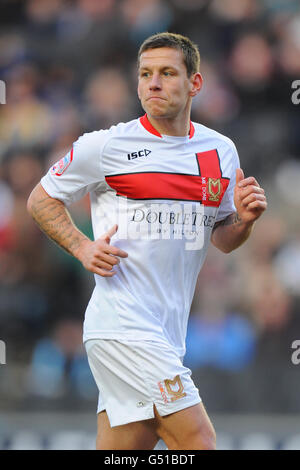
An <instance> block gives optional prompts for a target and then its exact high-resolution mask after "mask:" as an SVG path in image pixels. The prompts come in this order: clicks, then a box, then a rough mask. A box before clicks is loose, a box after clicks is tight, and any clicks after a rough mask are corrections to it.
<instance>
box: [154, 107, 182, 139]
mask: <svg viewBox="0 0 300 470" xmlns="http://www.w3.org/2000/svg"><path fill="white" fill-rule="evenodd" d="M147 117H148V120H149V122H150V123H151V124H152V126H153V127H154V128H155V129H156V130H157V131H158V132H159V133H160V134H162V135H170V136H175V137H185V136H187V135H189V132H190V114H189V113H188V114H187V116H184V117H183V116H180V117H179V116H177V117H176V118H165V117H161V118H157V117H153V116H151V115H150V114H147Z"/></svg>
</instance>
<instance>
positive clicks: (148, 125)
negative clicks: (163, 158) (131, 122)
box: [140, 114, 195, 139]
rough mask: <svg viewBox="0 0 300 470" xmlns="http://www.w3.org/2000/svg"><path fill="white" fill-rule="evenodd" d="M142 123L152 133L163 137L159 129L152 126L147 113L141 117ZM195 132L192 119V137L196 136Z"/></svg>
mask: <svg viewBox="0 0 300 470" xmlns="http://www.w3.org/2000/svg"><path fill="white" fill-rule="evenodd" d="M140 123H141V124H142V126H143V127H144V128H145V129H146V131H148V132H150V134H153V135H156V136H157V137H160V138H161V139H162V135H161V134H160V133H159V132H158V130H156V129H155V127H153V126H152V124H151V122H150V121H149V119H148V116H147V114H144V116H142V117H140ZM194 134H195V127H194V125H193V123H192V121H190V132H189V137H190V139H191V138H192V137H193V136H194Z"/></svg>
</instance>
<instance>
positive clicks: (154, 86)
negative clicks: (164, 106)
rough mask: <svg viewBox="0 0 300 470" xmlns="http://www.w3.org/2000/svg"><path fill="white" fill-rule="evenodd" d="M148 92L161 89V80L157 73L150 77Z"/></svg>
mask: <svg viewBox="0 0 300 470" xmlns="http://www.w3.org/2000/svg"><path fill="white" fill-rule="evenodd" d="M149 87H150V90H160V89H161V79H160V75H159V73H154V74H153V75H152V78H151V81H150V84H149Z"/></svg>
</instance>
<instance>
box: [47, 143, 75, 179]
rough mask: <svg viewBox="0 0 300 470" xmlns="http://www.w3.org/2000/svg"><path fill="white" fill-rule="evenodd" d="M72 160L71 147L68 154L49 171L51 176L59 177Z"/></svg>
mask: <svg viewBox="0 0 300 470" xmlns="http://www.w3.org/2000/svg"><path fill="white" fill-rule="evenodd" d="M72 160H73V147H72V149H71V150H70V152H68V153H67V155H65V156H64V157H63V158H61V159H60V160H59V161H58V162H57V163H55V165H53V167H52V168H51V170H50V173H51V175H56V176H61V175H62V174H63V173H64V172H65V171H66V169H67V168H68V166H69V165H70V164H71V162H72Z"/></svg>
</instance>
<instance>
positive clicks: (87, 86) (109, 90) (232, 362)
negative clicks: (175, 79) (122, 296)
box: [0, 0, 300, 449]
mask: <svg viewBox="0 0 300 470" xmlns="http://www.w3.org/2000/svg"><path fill="white" fill-rule="evenodd" d="M163 30H168V31H172V32H178V33H181V34H186V35H188V36H189V37H191V38H192V39H193V40H194V41H195V42H196V43H197V44H198V45H199V48H200V53H201V71H202V74H203V76H204V88H203V90H202V92H201V94H200V95H199V97H197V99H195V101H194V104H193V112H192V119H193V120H195V121H199V122H201V123H203V124H205V125H207V126H209V127H213V128H214V129H216V130H218V131H220V132H221V133H224V134H225V135H228V136H229V137H230V138H231V139H232V140H233V141H234V142H235V143H236V146H237V149H238V151H239V155H240V159H241V166H242V168H243V169H244V171H245V174H246V175H254V176H255V177H256V178H257V179H258V181H259V183H260V184H261V186H263V187H264V188H265V190H266V193H267V196H268V200H269V209H268V212H267V213H266V214H265V215H264V216H263V218H262V219H261V220H260V221H259V222H258V223H257V225H256V228H255V231H254V232H253V234H252V237H251V239H250V240H249V241H248V242H247V244H246V245H244V246H243V247H241V248H240V249H238V250H237V251H235V252H234V253H232V254H230V255H223V254H222V253H219V252H217V250H215V249H210V251H209V255H208V258H207V261H206V264H205V267H204V269H203V271H202V272H201V274H200V277H199V281H198V283H197V289H196V294H195V298H194V302H193V306H192V312H191V319H190V325H189V330H188V338H187V348H188V353H187V355H186V364H187V365H188V366H189V367H190V368H191V369H192V370H193V377H194V380H195V382H196V383H197V385H198V386H199V389H200V394H201V396H202V397H203V400H204V403H205V405H206V408H207V410H208V413H209V414H210V415H211V416H212V419H213V421H214V423H215V426H216V429H217V432H218V435H219V442H218V448H235V449H238V448H298V449H300V430H299V415H300V395H299V373H300V364H299V365H297V364H293V362H292V353H293V349H292V343H293V341H295V340H297V339H298V340H300V302H299V296H300V289H299V285H300V284H299V282H300V224H299V206H300V188H299V182H298V181H299V176H300V163H299V157H300V154H299V148H300V147H299V144H300V132H299V129H300V112H299V111H300V105H298V106H297V105H296V104H293V102H292V93H293V90H292V83H293V81H294V80H299V79H300V7H299V2H298V1H297V0H211V1H210V0H168V1H164V0H69V1H68V0H25V1H21V0H6V1H5V0H2V1H1V11H0V79H1V80H3V81H4V82H5V84H6V104H1V105H0V339H1V340H2V341H4V342H5V344H6V364H5V365H4V364H2V365H0V449H1V448H2V449H5V448H6V449H10V448H11V449H18V448H54V449H55V448H83V449H84V448H93V446H94V433H95V424H96V422H95V406H96V401H97V390H96V386H95V384H94V382H93V379H92V377H91V375H90V371H89V368H88V365H87V361H86V357H85V353H84V351H83V348H82V344H81V328H82V320H83V315H84V309H85V305H86V303H87V301H88V298H89V295H90V292H91V289H92V287H93V277H92V275H90V274H88V273H86V272H85V271H84V270H83V268H81V266H80V264H79V263H78V262H77V261H76V260H74V259H72V258H71V257H70V256H68V255H66V254H65V253H64V252H63V251H62V250H60V249H59V248H57V247H56V246H54V244H53V243H50V242H49V240H48V239H46V237H45V236H44V235H43V234H42V233H41V232H40V231H39V230H38V228H37V227H36V226H35V224H34V223H33V222H32V220H31V219H30V218H29V216H28V215H27V212H26V200H27V197H28V195H29V193H30V191H31V190H32V188H33V187H34V185H35V184H36V183H37V182H38V181H39V180H40V178H41V176H42V175H43V174H44V173H45V171H46V170H47V169H48V167H49V166H50V165H51V164H52V163H53V162H55V161H57V160H58V159H59V158H60V157H61V156H63V155H64V154H65V153H66V151H67V150H68V149H69V148H70V146H71V144H72V142H73V141H74V140H76V139H77V137H78V136H79V135H81V134H82V133H83V132H88V131H92V130H95V129H99V128H103V127H108V126H110V125H111V124H114V123H116V122H119V121H126V120H130V119H133V118H135V117H137V116H139V115H141V114H142V112H143V111H142V110H141V108H140V105H139V102H138V100H137V97H136V65H135V58H136V53H137V50H138V46H139V44H140V42H141V41H142V40H143V39H144V38H145V37H147V36H148V35H150V34H152V33H155V32H159V31H163ZM88 211H89V204H88V200H87V199H85V200H83V201H82V202H80V203H78V204H76V206H73V208H72V210H71V213H72V216H73V218H74V220H75V221H76V223H77V224H78V225H79V226H80V228H81V229H82V230H83V231H85V233H87V234H90V233H91V227H90V223H89V212H88Z"/></svg>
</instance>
